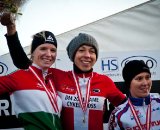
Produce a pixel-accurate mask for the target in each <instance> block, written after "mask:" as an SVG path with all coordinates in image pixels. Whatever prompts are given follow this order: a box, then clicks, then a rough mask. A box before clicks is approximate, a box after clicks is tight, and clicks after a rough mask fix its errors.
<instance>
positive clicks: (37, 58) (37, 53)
mask: <svg viewBox="0 0 160 130" xmlns="http://www.w3.org/2000/svg"><path fill="white" fill-rule="evenodd" d="M56 56H57V49H56V47H55V46H54V45H53V44H48V43H45V44H42V45H40V46H38V47H37V48H36V49H35V50H34V52H33V53H32V60H33V63H34V64H37V65H38V66H39V67H41V68H42V69H43V70H46V69H48V68H49V67H51V65H52V64H53V63H54V62H55V59H56Z"/></svg>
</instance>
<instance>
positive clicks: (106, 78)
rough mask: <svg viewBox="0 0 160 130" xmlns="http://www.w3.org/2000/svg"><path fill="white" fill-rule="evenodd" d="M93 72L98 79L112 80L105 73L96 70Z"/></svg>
mask: <svg viewBox="0 0 160 130" xmlns="http://www.w3.org/2000/svg"><path fill="white" fill-rule="evenodd" d="M93 74H94V77H95V78H98V79H100V80H102V81H106V80H107V81H109V82H113V80H112V79H111V78H110V77H109V76H107V75H104V74H100V73H97V72H93Z"/></svg>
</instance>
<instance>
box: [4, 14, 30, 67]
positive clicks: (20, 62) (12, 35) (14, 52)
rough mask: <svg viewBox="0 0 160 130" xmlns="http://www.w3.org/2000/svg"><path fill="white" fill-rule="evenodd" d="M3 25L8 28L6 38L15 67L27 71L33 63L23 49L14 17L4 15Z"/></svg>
mask: <svg viewBox="0 0 160 130" xmlns="http://www.w3.org/2000/svg"><path fill="white" fill-rule="evenodd" d="M1 24H2V25H4V26H6V28H7V34H6V35H5V36H6V39H7V45H8V48H9V52H10V55H11V58H12V60H13V63H14V65H15V66H16V67H17V68H20V69H27V68H28V67H29V65H30V64H31V61H30V60H29V58H28V57H27V55H26V53H25V52H24V50H23V47H22V46H21V44H20V41H19V38H18V33H17V31H16V25H15V22H14V19H13V18H12V15H11V14H9V13H6V14H5V13H4V14H3V16H2V17H1Z"/></svg>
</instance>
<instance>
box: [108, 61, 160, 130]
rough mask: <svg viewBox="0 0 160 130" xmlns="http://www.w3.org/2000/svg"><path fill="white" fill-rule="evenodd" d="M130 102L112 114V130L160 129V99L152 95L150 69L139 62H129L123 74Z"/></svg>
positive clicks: (110, 123)
mask: <svg viewBox="0 0 160 130" xmlns="http://www.w3.org/2000/svg"><path fill="white" fill-rule="evenodd" d="M122 75H123V78H124V81H125V84H126V87H127V89H129V97H128V100H127V101H126V102H125V103H124V104H122V105H120V106H118V107H117V108H116V109H115V110H114V111H113V112H112V114H111V116H110V121H109V129H110V130H120V129H121V130H151V129H152V130H158V129H160V123H159V121H160V98H156V97H154V96H153V95H150V90H151V86H152V80H151V72H150V70H149V67H148V66H147V65H146V64H145V63H144V62H143V61H139V60H133V61H130V62H128V63H127V64H126V65H125V67H124V68H123V72H122Z"/></svg>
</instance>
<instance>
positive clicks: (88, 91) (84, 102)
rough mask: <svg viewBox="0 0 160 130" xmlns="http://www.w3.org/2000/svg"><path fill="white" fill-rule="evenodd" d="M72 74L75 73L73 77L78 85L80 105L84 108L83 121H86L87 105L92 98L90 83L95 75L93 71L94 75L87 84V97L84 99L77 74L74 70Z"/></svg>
mask: <svg viewBox="0 0 160 130" xmlns="http://www.w3.org/2000/svg"><path fill="white" fill-rule="evenodd" d="M72 75H73V78H74V81H75V84H76V87H77V95H78V99H79V103H80V107H81V108H82V111H83V114H84V115H83V121H82V122H83V123H85V122H86V119H85V113H86V110H87V105H88V102H89V98H90V85H91V79H92V77H93V73H92V76H91V77H90V78H89V80H88V83H87V86H86V98H85V99H84V101H83V100H82V93H81V88H80V86H79V84H78V81H77V79H76V76H75V74H74V72H73V71H72Z"/></svg>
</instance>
